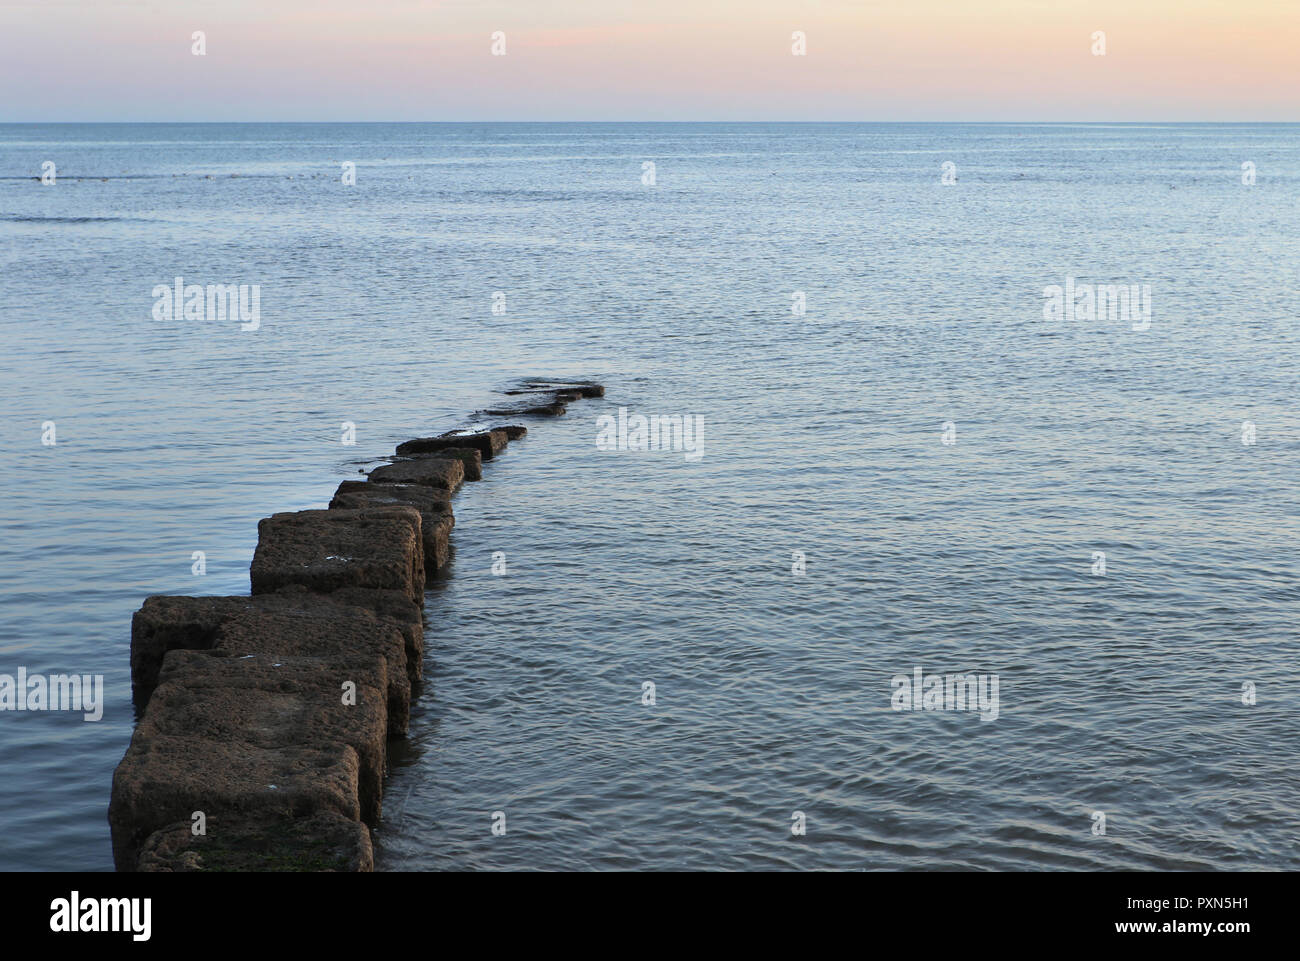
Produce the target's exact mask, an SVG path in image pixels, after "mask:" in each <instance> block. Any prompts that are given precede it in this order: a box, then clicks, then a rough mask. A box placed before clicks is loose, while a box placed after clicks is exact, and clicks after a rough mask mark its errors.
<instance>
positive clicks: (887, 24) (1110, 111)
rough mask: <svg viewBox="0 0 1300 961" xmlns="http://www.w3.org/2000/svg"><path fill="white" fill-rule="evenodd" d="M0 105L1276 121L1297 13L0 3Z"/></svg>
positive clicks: (766, 5) (26, 114) (122, 115)
mask: <svg viewBox="0 0 1300 961" xmlns="http://www.w3.org/2000/svg"><path fill="white" fill-rule="evenodd" d="M195 31H203V33H204V35H205V53H204V54H203V55H202V56H197V55H195V54H194V53H193V52H192V47H193V40H192V36H193V34H194V32H195ZM498 31H500V32H501V33H502V34H504V37H505V40H504V44H505V46H504V49H505V54H504V55H494V53H493V49H492V48H493V40H492V36H493V34H494V33H496V32H498ZM1099 31H1100V32H1102V33H1104V34H1105V54H1104V55H1096V54H1094V52H1093V51H1094V48H1095V46H1096V43H1097V41H1096V40H1094V34H1096V33H1097V32H1099ZM796 32H801V33H802V35H803V37H804V45H805V49H806V53H804V54H803V55H796V54H795V53H794V50H795V48H796V46H797V44H798V42H799V41H798V38H797V37H796ZM498 46H499V45H498ZM0 90H3V91H4V93H3V97H2V98H0V121H24V120H25V121H39V120H67V121H78V120H194V121H201V120H1191V121H1195V120H1242V121H1246V120H1279V121H1284V120H1287V121H1294V120H1297V119H1300V116H1297V115H1298V114H1300V0H1122V2H1121V0H888V2H875V0H785V2H777V0H689V2H688V0H653V2H636V3H632V2H624V0H367V2H361V0H358V2H344V0H257V2H253V0H168V2H161V0H156V2H148V0H139V2H131V0H120V2H115V0H18V2H13V0H10V2H6V3H0Z"/></svg>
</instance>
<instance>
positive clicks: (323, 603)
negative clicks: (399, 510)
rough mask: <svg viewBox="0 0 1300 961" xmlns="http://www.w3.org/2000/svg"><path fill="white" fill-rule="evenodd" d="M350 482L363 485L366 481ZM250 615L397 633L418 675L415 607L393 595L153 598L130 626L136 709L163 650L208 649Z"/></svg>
mask: <svg viewBox="0 0 1300 961" xmlns="http://www.w3.org/2000/svg"><path fill="white" fill-rule="evenodd" d="M349 483H359V484H361V485H362V486H365V481H357V482H349ZM253 612H279V613H290V614H295V615H298V616H300V617H316V618H325V619H327V620H328V621H329V622H331V623H340V624H341V623H348V624H352V625H354V626H355V627H356V628H358V629H362V628H368V629H370V630H371V631H373V632H374V633H375V634H376V635H381V634H382V633H383V631H384V630H386V629H396V630H397V631H399V632H400V633H401V635H402V640H403V644H404V646H405V649H406V659H405V660H406V675H407V677H408V678H409V679H410V681H411V683H413V684H414V683H415V682H417V681H419V680H420V678H421V676H422V674H423V665H424V619H423V617H422V614H421V611H420V608H419V607H418V606H417V605H416V604H415V603H413V602H412V601H411V600H410V598H408V597H406V596H405V595H403V594H402V593H400V592H398V591H376V590H366V589H353V588H344V589H342V590H338V591H335V592H334V593H333V594H314V593H312V592H310V591H308V590H307V589H306V588H303V587H301V586H299V585H292V586H290V587H288V588H285V589H284V590H282V591H279V592H277V593H274V594H258V595H256V596H253V597H180V596H171V595H156V596H154V597H150V598H147V599H146V600H145V602H144V604H143V605H142V606H141V608H140V610H138V611H136V612H135V617H134V618H132V621H131V683H132V686H133V688H134V692H135V701H136V704H137V705H138V706H140V707H143V706H144V705H145V704H146V703H147V702H148V700H149V695H150V694H151V693H152V692H153V689H154V686H155V685H156V684H157V683H158V671H159V670H160V669H161V667H162V661H163V656H164V655H165V654H166V653H167V652H168V651H172V650H207V649H209V648H211V647H212V646H213V645H214V644H215V643H216V635H217V630H218V628H220V627H221V625H222V624H224V623H225V622H226V621H227V620H229V619H230V618H231V617H233V616H235V615H237V614H244V613H253ZM241 653H256V652H252V651H248V652H241ZM267 653H272V652H270V651H268V652H267Z"/></svg>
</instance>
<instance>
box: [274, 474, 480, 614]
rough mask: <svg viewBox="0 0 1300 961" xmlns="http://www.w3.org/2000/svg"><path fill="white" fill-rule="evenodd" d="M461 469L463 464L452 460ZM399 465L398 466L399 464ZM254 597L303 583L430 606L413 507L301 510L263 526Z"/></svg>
mask: <svg viewBox="0 0 1300 961" xmlns="http://www.w3.org/2000/svg"><path fill="white" fill-rule="evenodd" d="M446 463H450V464H454V465H455V468H456V470H461V466H460V462H459V461H448V462H446ZM394 466H396V465H394ZM250 575H251V580H252V584H253V593H254V594H266V593H270V592H272V591H278V590H282V589H284V588H286V587H288V586H290V585H295V584H296V585H300V586H302V587H306V588H307V589H308V590H312V591H316V592H317V593H321V594H328V593H330V592H331V591H337V590H340V589H343V588H372V589H378V590H395V591H401V592H402V593H403V594H404V595H406V596H407V597H409V598H410V599H411V600H412V601H414V602H415V603H416V604H420V605H423V604H424V539H423V534H422V531H421V527H420V512H419V511H417V510H415V509H414V508H411V507H382V508H371V509H368V510H323V511H297V512H295V513H286V514H274V515H272V516H271V517H267V518H263V519H262V520H261V521H260V522H258V525H257V551H256V552H255V553H254V554H253V565H252V569H251V571H250Z"/></svg>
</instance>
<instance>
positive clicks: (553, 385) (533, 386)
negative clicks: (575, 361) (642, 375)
mask: <svg viewBox="0 0 1300 961" xmlns="http://www.w3.org/2000/svg"><path fill="white" fill-rule="evenodd" d="M545 391H564V392H565V393H571V394H576V395H578V396H579V397H604V396H605V388H604V387H603V386H602V385H600V384H598V383H596V382H595V381H594V380H529V381H525V382H524V383H523V385H522V386H520V387H516V388H514V389H513V390H507V391H504V393H506V394H512V395H513V394H535V393H541V392H545Z"/></svg>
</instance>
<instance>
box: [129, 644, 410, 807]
mask: <svg viewBox="0 0 1300 961" xmlns="http://www.w3.org/2000/svg"><path fill="white" fill-rule="evenodd" d="M229 626H230V625H229V623H228V624H227V625H225V627H229ZM225 627H223V630H224V629H225ZM387 731H388V669H387V664H386V662H385V660H384V658H383V657H382V656H381V655H378V654H371V655H368V656H367V655H362V656H351V655H338V656H332V657H300V656H286V655H281V654H250V655H247V656H243V657H237V656H232V655H225V654H221V653H217V652H212V651H172V652H171V653H170V654H168V655H167V657H166V659H165V660H164V661H163V669H162V673H161V674H159V676H158V687H157V689H156V690H155V691H154V693H153V697H152V698H150V700H149V707H148V709H147V710H146V711H145V714H144V717H143V718H141V720H140V723H139V725H138V726H137V728H136V736H137V737H140V736H141V735H144V736H145V737H192V738H199V739H207V740H212V741H216V742H220V743H223V744H225V743H238V744H244V745H247V746H249V747H255V748H261V749H272V748H285V747H290V746H294V745H298V746H302V747H310V748H318V749H328V748H330V747H332V746H334V745H336V744H347V745H348V746H350V747H351V748H352V749H353V750H354V751H356V752H357V758H358V761H359V766H358V774H357V790H358V800H359V802H360V812H361V818H362V820H364V821H366V822H367V823H370V824H375V823H377V822H378V820H379V814H380V810H381V799H382V797H383V778H384V767H385V764H386V763H387V757H388V755H387V743H388V740H387Z"/></svg>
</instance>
